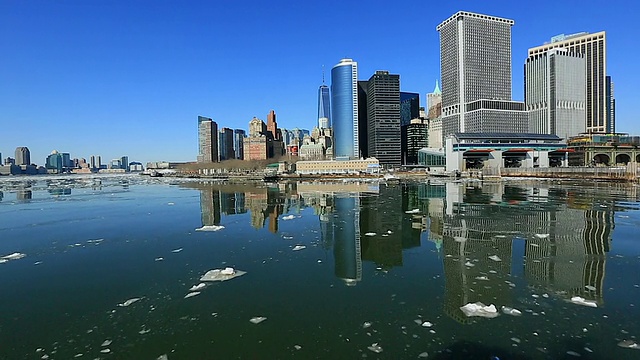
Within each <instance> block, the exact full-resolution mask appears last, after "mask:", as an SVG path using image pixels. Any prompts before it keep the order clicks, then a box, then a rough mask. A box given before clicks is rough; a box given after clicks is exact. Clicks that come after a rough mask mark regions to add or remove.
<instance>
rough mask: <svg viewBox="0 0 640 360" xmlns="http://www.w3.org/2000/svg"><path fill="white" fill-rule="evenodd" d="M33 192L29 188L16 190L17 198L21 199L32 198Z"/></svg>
mask: <svg viewBox="0 0 640 360" xmlns="http://www.w3.org/2000/svg"><path fill="white" fill-rule="evenodd" d="M32 196H33V192H32V191H31V190H29V189H23V190H18V191H17V192H16V199H17V200H19V201H26V200H31V197H32Z"/></svg>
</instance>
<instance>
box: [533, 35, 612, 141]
mask: <svg viewBox="0 0 640 360" xmlns="http://www.w3.org/2000/svg"><path fill="white" fill-rule="evenodd" d="M556 48H562V49H565V50H567V51H569V52H572V53H578V54H582V55H584V58H585V60H586V86H587V106H586V112H587V119H586V128H587V131H588V132H599V133H605V132H606V133H614V132H615V122H613V120H612V119H610V115H608V114H610V113H611V108H610V106H611V104H610V103H608V102H607V79H606V76H607V37H606V33H605V32H604V31H601V32H597V33H594V34H589V33H587V32H581V33H577V34H572V35H564V34H561V35H557V36H554V37H553V38H551V42H550V43H548V44H545V45H541V46H537V47H534V48H531V49H529V56H532V55H536V54H543V53H545V52H547V51H549V50H551V49H556ZM608 120H611V122H608Z"/></svg>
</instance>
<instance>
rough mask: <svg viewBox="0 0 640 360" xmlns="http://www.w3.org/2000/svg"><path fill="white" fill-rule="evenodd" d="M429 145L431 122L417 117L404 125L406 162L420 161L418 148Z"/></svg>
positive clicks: (403, 141)
mask: <svg viewBox="0 0 640 360" xmlns="http://www.w3.org/2000/svg"><path fill="white" fill-rule="evenodd" d="M426 147H429V124H428V123H427V120H426V119H420V118H416V119H413V120H411V122H410V123H409V124H408V125H406V126H403V127H402V160H403V163H404V164H411V165H414V164H417V163H418V150H420V149H422V148H426Z"/></svg>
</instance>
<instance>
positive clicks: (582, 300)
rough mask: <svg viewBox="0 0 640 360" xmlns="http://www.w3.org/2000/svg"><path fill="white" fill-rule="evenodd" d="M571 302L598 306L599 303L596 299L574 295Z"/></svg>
mask: <svg viewBox="0 0 640 360" xmlns="http://www.w3.org/2000/svg"><path fill="white" fill-rule="evenodd" d="M569 301H570V302H572V303H574V304H578V305H583V306H589V307H598V304H597V303H596V302H595V301H592V300H587V299H585V298H583V297H580V296H574V297H572V298H571V300H569Z"/></svg>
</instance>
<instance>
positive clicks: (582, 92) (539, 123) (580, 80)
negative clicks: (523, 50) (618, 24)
mask: <svg viewBox="0 0 640 360" xmlns="http://www.w3.org/2000/svg"><path fill="white" fill-rule="evenodd" d="M524 77H525V97H524V99H525V105H526V108H527V111H528V112H529V132H532V133H537V134H552V135H558V136H559V137H561V138H564V139H568V138H569V137H571V136H576V135H578V134H580V133H583V132H585V131H586V126H585V125H586V119H587V113H586V100H587V81H586V61H585V58H584V55H582V54H579V53H574V52H570V51H568V50H566V49H551V50H548V51H546V52H544V53H537V54H533V55H530V56H529V57H528V58H527V60H526V63H525V71H524Z"/></svg>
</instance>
